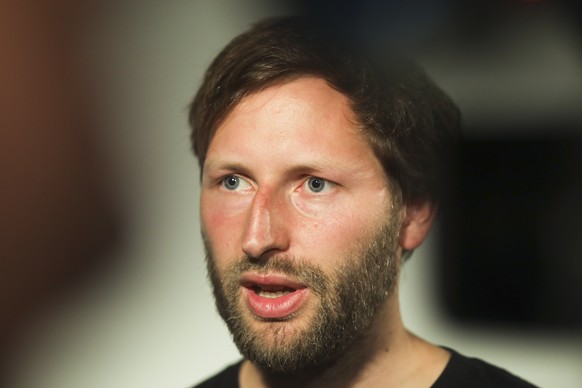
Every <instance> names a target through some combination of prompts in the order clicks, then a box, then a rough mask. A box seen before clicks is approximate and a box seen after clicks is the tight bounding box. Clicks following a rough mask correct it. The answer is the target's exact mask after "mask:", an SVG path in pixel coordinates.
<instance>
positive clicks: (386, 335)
mask: <svg viewBox="0 0 582 388" xmlns="http://www.w3.org/2000/svg"><path fill="white" fill-rule="evenodd" d="M339 46H340V45H339V44H337V42H334V41H333V39H330V37H329V36H326V34H325V33H324V32H322V31H318V30H317V29H315V28H311V27H310V26H309V25H307V24H305V23H303V22H302V21H301V20H299V19H296V18H281V19H270V20H266V21H264V22H262V23H259V24H257V25H256V26H254V27H253V28H252V29H251V30H250V31H248V32H247V33H244V34H242V35H241V36H239V37H237V38H235V39H234V40H233V41H232V42H231V43H230V44H229V45H228V46H227V47H226V48H225V49H224V50H223V51H222V52H221V53H220V54H219V55H218V57H217V58H216V59H215V60H214V62H213V63H212V64H211V66H210V68H209V69H208V71H207V73H206V77H205V79H204V82H203V84H202V86H201V88H200V90H199V91H198V93H197V95H196V97H195V99H194V101H193V104H192V107H191V112H190V122H191V125H192V128H193V134H192V140H193V146H194V151H195V153H196V155H197V157H198V159H199V163H200V168H201V171H202V179H201V182H202V183H201V203H200V209H201V219H202V234H203V239H204V243H205V247H206V250H207V264H208V270H209V277H210V280H211V282H212V286H213V290H214V295H215V299H216V304H217V308H218V311H219V313H220V315H221V316H222V318H223V319H224V320H225V322H226V323H227V325H228V327H229V329H230V331H231V333H232V336H233V339H234V341H235V343H236V345H237V347H238V348H239V350H240V351H241V353H242V354H243V356H244V361H242V362H240V363H238V364H236V365H233V366H231V367H230V368H228V369H226V370H225V371H223V372H222V373H221V374H219V375H217V376H215V377H214V378H212V379H210V380H208V381H206V382H205V383H203V384H201V385H200V386H201V387H237V386H240V387H287V386H289V387H302V386H309V387H328V386H329V387H355V386H361V387H429V386H435V387H456V386H463V387H465V386H471V387H479V386H495V387H500V386H516V387H522V386H530V385H529V384H527V383H525V382H523V381H522V380H520V379H518V378H517V377H514V376H512V375H510V374H509V373H507V372H505V371H503V370H501V369H498V368H496V367H493V366H490V365H488V364H486V363H484V362H482V361H479V360H474V359H468V358H465V357H463V356H461V355H459V354H458V353H456V352H454V351H452V350H450V349H445V348H442V347H438V346H435V345H433V344H430V343H428V342H426V341H424V340H422V339H421V338H418V337H416V336H415V335H413V334H411V333H410V332H408V331H407V330H406V329H405V328H404V326H403V323H402V320H401V317H400V310H399V305H398V274H399V270H400V265H401V263H402V262H403V261H404V260H405V258H407V257H408V256H409V255H410V254H411V253H412V251H413V250H414V249H415V248H416V247H418V246H419V245H420V244H421V242H422V241H423V239H424V238H425V236H426V235H427V233H428V231H429V229H430V227H431V224H432V221H433V219H434V217H435V210H436V204H437V200H438V196H439V192H440V189H441V188H440V187H439V183H440V182H441V179H440V178H439V169H440V166H441V165H442V163H443V161H444V160H445V159H446V156H447V151H448V147H449V146H450V145H451V144H452V143H453V142H454V138H455V134H456V132H457V131H458V126H459V115H458V111H457V109H456V108H455V106H454V105H453V104H452V103H451V101H450V100H449V99H448V98H447V97H446V96H445V95H444V94H443V93H442V92H441V91H440V90H439V89H438V88H437V87H436V86H435V85H433V84H432V83H431V82H430V81H429V80H428V79H427V78H426V76H424V75H423V74H422V72H420V71H419V70H417V69H416V68H415V67H414V66H412V65H410V64H407V63H405V62H403V61H399V60H396V59H392V58H390V59H385V60H382V61H380V60H379V59H378V58H376V59H370V58H367V56H366V55H364V53H363V52H362V51H361V50H356V49H354V48H353V47H348V46H349V45H345V47H339Z"/></svg>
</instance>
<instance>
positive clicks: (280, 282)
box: [241, 274, 309, 319]
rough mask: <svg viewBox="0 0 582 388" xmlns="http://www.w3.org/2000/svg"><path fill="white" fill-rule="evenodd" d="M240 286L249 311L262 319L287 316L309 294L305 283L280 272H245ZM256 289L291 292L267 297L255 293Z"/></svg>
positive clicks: (300, 306) (301, 304)
mask: <svg viewBox="0 0 582 388" xmlns="http://www.w3.org/2000/svg"><path fill="white" fill-rule="evenodd" d="M241 287H242V291H243V296H244V299H245V302H246V304H247V306H248V308H249V309H250V311H251V312H252V313H253V314H255V315H256V316H258V317H260V318H264V319H286V318H289V316H291V315H292V314H294V313H296V312H297V311H299V310H300V309H301V308H302V307H303V306H304V305H305V303H306V300H307V296H308V295H309V289H308V288H307V286H306V285H305V284H303V283H301V282H299V281H296V280H294V279H292V278H289V277H288V276H285V275H280V274H269V275H258V274H245V275H243V276H242V277H241ZM258 289H264V290H266V291H276V290H286V291H291V292H289V293H287V294H284V295H281V296H277V297H274V298H268V297H265V296H261V295H259V294H258V293H257V290H258Z"/></svg>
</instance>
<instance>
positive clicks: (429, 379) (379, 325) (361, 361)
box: [239, 295, 448, 388]
mask: <svg viewBox="0 0 582 388" xmlns="http://www.w3.org/2000/svg"><path fill="white" fill-rule="evenodd" d="M391 299H392V300H391V302H392V303H387V304H386V305H385V306H384V308H383V309H382V310H381V311H380V312H379V314H378V317H377V319H376V320H374V321H373V323H372V325H371V327H370V328H369V330H367V331H366V333H365V334H364V335H362V336H360V337H358V338H356V339H354V341H353V342H352V343H351V344H350V345H349V347H348V348H347V349H346V351H344V352H343V353H342V354H341V355H340V356H339V357H337V358H336V359H334V360H332V361H331V362H329V363H328V364H326V365H322V366H319V367H317V368H313V369H311V370H303V371H300V372H297V373H293V374H285V375H281V374H271V373H269V372H267V371H264V370H261V369H259V368H257V367H256V366H255V365H254V364H252V363H251V362H250V361H248V360H247V361H245V362H244V364H243V367H242V369H241V374H240V376H239V379H240V382H241V387H243V388H245V387H283V388H285V387H333V388H343V387H366V386H385V387H391V386H394V387H401V386H404V384H405V383H406V384H409V383H411V382H413V381H414V382H416V383H421V384H422V385H424V386H430V385H431V384H432V383H433V382H434V381H435V380H436V378H438V376H439V375H440V373H441V372H442V370H443V369H444V367H445V365H446V362H447V361H448V353H447V352H446V351H444V350H443V349H441V348H437V347H435V346H433V345H430V344H428V343H427V342H425V341H423V340H421V339H419V338H418V337H416V336H414V335H412V334H411V333H409V332H408V331H406V330H405V328H404V325H403V324H402V320H401V317H400V309H399V306H398V297H397V295H393V298H391Z"/></svg>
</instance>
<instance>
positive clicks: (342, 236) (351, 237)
mask: <svg viewBox="0 0 582 388" xmlns="http://www.w3.org/2000/svg"><path fill="white" fill-rule="evenodd" d="M327 210H329V211H328V212H322V213H319V216H318V217H309V218H304V219H303V220H302V222H300V227H299V228H297V232H296V233H297V234H296V236H297V237H298V239H297V241H302V242H303V243H302V244H301V245H303V248H302V250H303V251H304V254H305V255H306V256H307V257H309V256H310V255H312V256H316V257H320V258H321V259H324V260H325V258H327V259H340V258H341V257H343V255H345V253H346V251H347V250H352V249H353V246H354V243H355V242H357V241H360V240H361V239H362V236H364V235H367V233H368V230H369V229H370V226H371V225H369V224H370V220H367V219H366V218H365V217H363V215H362V214H361V213H359V212H358V210H357V209H354V208H351V207H345V206H333V207H329V208H328V209H327Z"/></svg>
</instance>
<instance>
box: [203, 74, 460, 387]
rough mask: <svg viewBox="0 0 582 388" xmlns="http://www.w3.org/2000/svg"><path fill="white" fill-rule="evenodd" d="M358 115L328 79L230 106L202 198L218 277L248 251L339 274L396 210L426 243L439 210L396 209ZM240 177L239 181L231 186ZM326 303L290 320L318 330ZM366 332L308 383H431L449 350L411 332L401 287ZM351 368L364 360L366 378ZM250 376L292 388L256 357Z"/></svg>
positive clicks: (311, 303)
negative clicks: (319, 182)
mask: <svg viewBox="0 0 582 388" xmlns="http://www.w3.org/2000/svg"><path fill="white" fill-rule="evenodd" d="M356 122H357V120H356V118H355V117H354V114H353V112H352V111H351V109H350V108H349V104H348V100H347V98H346V97H345V96H343V95H342V94H341V93H339V92H337V91H336V90H334V89H332V88H331V87H329V86H328V85H327V84H326V83H325V81H323V80H321V79H318V78H300V79H297V80H294V81H290V82H286V83H283V84H278V85H275V86H272V87H269V88H267V89H265V90H263V91H260V92H258V93H255V94H253V95H251V96H249V97H247V98H245V99H244V100H243V101H242V102H241V103H239V104H238V105H237V106H236V107H235V108H234V109H233V110H232V111H231V112H230V114H229V115H228V116H227V117H226V119H225V120H224V121H223V122H222V123H221V125H220V126H219V128H218V129H217V131H216V134H215V135H214V137H213V139H212V141H211V143H210V146H209V150H208V154H207V159H206V160H205V163H204V170H203V176H202V193H201V203H200V206H201V219H202V227H203V229H204V232H205V235H206V238H207V242H208V244H209V245H210V247H211V249H212V251H213V254H214V258H215V264H216V267H217V270H218V271H219V272H220V271H221V270H223V269H224V268H226V266H228V265H229V263H231V262H232V261H233V260H235V259H236V258H239V257H241V256H242V255H248V256H249V257H251V258H255V259H260V260H268V258H269V257H271V256H273V255H279V254H285V255H288V256H289V257H301V258H308V259H309V260H313V261H314V262H316V263H317V265H319V266H320V267H321V268H322V269H323V270H324V271H326V272H330V271H331V269H332V268H334V266H336V265H337V263H338V260H341V259H342V258H343V257H345V253H346V252H349V251H351V250H352V249H353V246H354V244H355V243H356V242H357V241H362V240H364V241H366V240H367V239H369V237H370V236H371V235H372V234H373V232H374V231H375V230H377V229H378V228H379V226H380V225H381V223H382V220H383V217H385V216H386V214H390V216H392V217H400V219H402V228H401V230H400V238H399V246H400V250H399V251H400V252H401V250H402V249H414V248H416V247H417V246H418V245H419V244H420V243H421V242H422V240H423V239H424V237H425V236H426V234H427V232H428V230H429V229H430V225H431V222H432V219H433V215H434V207H433V206H432V205H431V204H430V203H428V202H421V201H419V202H415V203H410V204H407V205H406V206H404V207H402V209H400V210H398V213H396V211H395V210H394V209H393V208H392V206H391V204H392V198H393V196H392V193H391V192H390V189H389V188H388V185H387V181H386V176H385V174H384V171H383V169H382V167H381V165H380V163H379V161H378V160H377V159H376V157H375V156H374V155H373V153H372V151H371V148H370V146H369V145H368V144H367V142H366V141H365V139H364V137H363V136H362V135H361V133H360V129H359V128H358V125H357V124H356ZM231 176H236V177H238V178H237V179H238V186H236V187H234V186H228V185H225V178H228V177H231ZM313 177H316V178H319V179H324V180H325V184H324V187H323V190H321V191H319V192H315V190H313V186H312V184H313ZM318 302H319V300H318V297H317V296H316V295H315V294H314V293H310V294H309V295H308V297H307V299H306V301H305V303H304V304H303V306H302V308H301V310H300V311H299V312H298V313H297V314H296V315H295V316H294V317H293V319H291V320H289V321H287V322H286V324H287V325H290V327H296V328H300V327H304V326H305V325H309V323H310V321H311V319H312V318H313V314H314V311H315V307H316V306H317V303H318ZM240 306H241V308H242V309H243V312H244V313H245V316H246V318H247V320H248V321H249V322H250V323H251V327H252V329H253V330H262V331H264V333H265V338H269V335H270V334H272V333H269V331H268V324H267V323H265V322H263V321H261V320H258V319H255V317H254V316H253V315H252V314H251V313H250V312H249V311H248V307H246V305H245V303H244V301H243V300H242V297H241V300H240ZM293 332H294V330H288V331H286V333H289V335H292V334H293ZM366 338H367V339H369V340H363V341H358V342H357V343H355V344H354V345H353V346H352V347H351V348H350V351H349V352H347V354H345V355H344V356H342V358H340V359H339V360H338V361H337V362H336V363H335V364H334V365H333V366H331V367H330V368H329V369H328V370H326V371H325V373H323V374H321V375H319V376H317V377H316V378H315V379H311V380H304V385H311V386H322V385H323V386H375V385H377V384H379V383H380V382H381V384H382V386H398V387H403V386H430V385H431V384H432V383H433V382H434V381H435V380H436V378H437V377H438V375H439V374H440V373H441V372H442V370H443V369H444V367H445V365H446V362H447V360H448V357H449V355H448V353H447V352H446V351H445V350H443V349H441V348H438V347H435V346H433V345H431V344H428V343H427V342H425V341H423V340H421V339H419V338H417V337H415V336H414V335H412V334H410V333H408V332H407V331H406V330H405V328H404V326H403V324H402V320H401V317H400V311H399V306H398V295H397V292H394V293H392V294H390V295H388V296H387V299H386V303H385V306H384V307H383V308H382V309H381V311H380V312H379V313H378V316H377V317H376V319H375V321H374V322H373V324H372V326H371V328H370V330H369V333H367V336H366ZM362 354H365V355H366V357H365V361H362V357H361V355H362ZM358 360H359V361H358ZM347 365H358V367H357V370H356V373H354V370H353V369H351V368H346V366H347ZM347 374H349V376H347ZM347 377H349V378H347ZM239 378H240V383H241V386H243V387H260V386H269V385H277V384H278V385H279V386H282V385H281V384H282V382H281V381H279V382H277V381H274V380H272V379H269V378H268V377H267V376H266V375H265V374H264V373H263V372H262V371H261V370H260V369H258V368H257V367H256V366H254V365H253V364H252V363H251V362H249V361H245V362H244V364H243V367H242V370H241V375H240V377H239ZM298 378H300V376H298ZM297 381H299V380H295V381H294V383H296V382H297Z"/></svg>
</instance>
